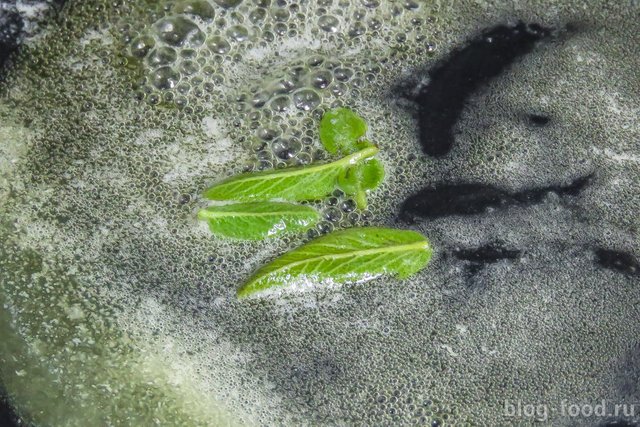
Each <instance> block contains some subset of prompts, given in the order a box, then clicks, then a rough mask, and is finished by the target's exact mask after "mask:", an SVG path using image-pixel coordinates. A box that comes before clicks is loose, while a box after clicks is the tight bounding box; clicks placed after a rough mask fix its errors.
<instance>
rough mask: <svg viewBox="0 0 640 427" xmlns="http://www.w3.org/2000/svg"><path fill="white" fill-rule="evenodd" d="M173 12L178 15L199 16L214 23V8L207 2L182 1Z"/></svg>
mask: <svg viewBox="0 0 640 427" xmlns="http://www.w3.org/2000/svg"><path fill="white" fill-rule="evenodd" d="M173 10H174V12H176V13H184V14H185V15H191V16H197V17H198V18H201V19H202V20H204V21H212V20H213V18H214V17H215V11H214V9H213V7H211V5H210V4H209V2H207V1H205V0H188V1H180V2H178V3H177V4H176V5H175V6H174V8H173Z"/></svg>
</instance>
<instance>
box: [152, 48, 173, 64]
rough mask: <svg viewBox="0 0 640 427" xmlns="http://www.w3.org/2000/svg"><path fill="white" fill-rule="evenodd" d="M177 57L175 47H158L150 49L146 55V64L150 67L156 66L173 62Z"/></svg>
mask: <svg viewBox="0 0 640 427" xmlns="http://www.w3.org/2000/svg"><path fill="white" fill-rule="evenodd" d="M177 58H178V53H177V52H176V51H175V49H173V48H171V47H166V46H163V47H159V48H157V49H154V50H153V51H151V53H150V54H149V56H148V57H147V64H149V65H151V66H152V67H157V66H159V65H169V64H173V63H174V62H175V61H176V59H177Z"/></svg>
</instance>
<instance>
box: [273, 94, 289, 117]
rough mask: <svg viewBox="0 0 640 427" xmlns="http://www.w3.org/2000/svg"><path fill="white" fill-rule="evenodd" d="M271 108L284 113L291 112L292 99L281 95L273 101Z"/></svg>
mask: <svg viewBox="0 0 640 427" xmlns="http://www.w3.org/2000/svg"><path fill="white" fill-rule="evenodd" d="M270 106H271V109H272V110H273V111H277V112H279V113H283V112H285V111H289V107H290V106H291V99H290V98H289V97H288V96H286V95H280V96H277V97H275V98H273V99H272V100H271V103H270Z"/></svg>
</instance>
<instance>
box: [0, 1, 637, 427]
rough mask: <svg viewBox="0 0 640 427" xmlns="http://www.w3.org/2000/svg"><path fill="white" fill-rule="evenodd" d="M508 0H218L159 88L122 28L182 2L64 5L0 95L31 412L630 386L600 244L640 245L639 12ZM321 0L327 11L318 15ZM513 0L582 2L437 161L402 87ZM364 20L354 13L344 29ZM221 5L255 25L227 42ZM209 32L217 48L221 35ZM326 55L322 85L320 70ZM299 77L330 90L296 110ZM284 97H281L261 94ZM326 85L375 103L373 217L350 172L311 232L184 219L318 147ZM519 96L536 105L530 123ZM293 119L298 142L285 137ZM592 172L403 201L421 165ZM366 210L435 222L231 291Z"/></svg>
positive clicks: (491, 176) (583, 394)
mask: <svg viewBox="0 0 640 427" xmlns="http://www.w3.org/2000/svg"><path fill="white" fill-rule="evenodd" d="M179 3H180V4H183V3H184V2H179ZM365 3H366V4H367V5H369V6H367V5H365ZM376 3H378V4H379V5H378V6H377V7H372V6H375V4H376ZM506 3H507V2H504V3H503V2H497V3H495V4H492V5H491V7H488V6H487V5H483V4H480V3H478V4H472V3H468V4H466V5H464V6H460V5H454V6H452V5H444V6H441V7H440V8H435V7H427V6H425V5H423V4H421V5H420V6H419V7H418V8H417V9H415V8H414V5H413V4H412V2H372V1H367V2H355V1H354V2H341V1H337V0H334V1H327V0H324V1H319V2H312V4H306V3H305V4H297V3H289V4H287V5H285V6H279V3H276V2H273V3H270V2H267V1H258V2H249V1H245V2H240V4H239V5H237V6H236V7H231V8H226V9H225V8H223V7H221V6H220V5H219V2H216V3H213V2H210V5H211V6H212V7H213V8H214V10H215V17H214V18H213V20H212V21H211V20H208V19H204V18H202V19H201V18H198V17H193V16H192V15H185V19H189V20H191V21H192V22H193V23H194V25H197V27H198V28H199V30H200V31H202V33H203V34H204V37H205V39H204V40H203V42H202V43H201V44H199V43H197V40H196V42H193V40H194V39H193V38H192V39H191V41H192V42H193V43H192V46H186V43H187V41H185V45H183V46H172V49H175V53H176V55H175V57H176V59H175V60H173V61H170V63H169V64H168V65H167V64H165V65H164V66H169V67H172V69H173V70H174V71H175V72H176V73H178V75H179V78H177V79H176V83H175V85H174V86H173V87H172V88H169V89H164V90H160V89H158V88H157V87H156V86H154V85H153V84H152V82H151V76H152V75H153V73H155V72H156V69H157V68H158V67H156V66H154V65H150V63H149V61H148V60H147V59H146V58H148V55H150V53H148V54H147V56H146V57H142V58H140V57H135V56H132V49H131V46H132V43H134V40H136V39H137V38H139V37H141V36H148V37H150V38H151V39H152V40H153V42H152V44H153V49H156V48H158V47H162V46H165V47H168V44H167V43H165V42H163V41H161V38H160V36H159V34H158V33H157V31H156V28H157V27H156V23H157V22H158V21H160V20H162V19H164V18H165V17H175V16H176V15H177V14H176V13H175V10H176V9H172V8H169V7H167V8H164V6H165V5H169V3H165V2H159V4H158V6H157V9H156V10H143V9H140V8H139V7H137V6H132V5H120V6H117V5H116V6H114V5H113V2H110V1H109V2H107V1H104V2H103V1H91V2H89V1H87V2H77V3H74V5H73V7H71V6H70V7H68V8H66V9H65V10H64V12H63V13H65V14H66V19H68V22H70V23H73V24H74V25H70V26H68V28H67V26H65V27H64V28H63V27H56V26H52V28H51V29H50V30H49V33H47V34H45V35H43V36H42V38H41V39H40V40H38V41H37V42H34V44H33V46H32V47H30V49H29V51H24V52H23V53H22V54H21V55H20V56H19V57H18V59H17V63H16V65H15V66H14V67H13V68H11V69H9V70H7V71H6V73H7V75H6V83H5V84H4V85H3V92H5V93H6V97H5V98H3V100H2V106H1V109H0V111H2V116H3V118H5V117H6V118H7V120H6V121H3V123H4V124H3V127H2V128H1V129H0V134H2V135H3V140H4V141H6V143H4V145H3V147H2V149H0V153H1V154H0V155H1V156H2V157H1V159H0V166H1V168H2V181H0V189H1V190H2V191H1V193H0V194H2V198H3V203H2V206H1V207H0V212H2V221H1V222H0V236H2V237H1V239H2V242H3V245H2V249H1V250H0V281H1V282H2V284H3V286H2V288H1V290H0V304H1V305H2V307H3V309H2V310H0V326H1V327H2V330H3V331H5V330H6V331H7V334H8V336H10V337H12V338H11V339H8V340H6V342H5V343H0V357H1V358H2V360H3V362H6V363H4V365H2V367H1V368H0V369H1V370H0V373H1V375H2V377H3V381H4V382H5V384H6V386H7V389H8V390H9V391H10V392H11V393H12V394H13V395H14V396H15V397H16V401H17V403H18V406H19V407H20V408H22V409H23V410H24V411H26V412H30V413H31V417H32V418H33V419H34V420H35V421H36V422H39V423H41V424H62V423H64V424H66V425H86V424H87V422H89V423H91V422H92V421H94V423H95V424H100V423H111V424H122V423H125V424H126V423H138V424H139V425H143V424H144V425H148V424H151V423H160V424H170V425H207V424H209V425H216V424H217V425H221V424H222V425H224V424H235V423H238V424H248V425H260V424H261V425H283V424H286V425H290V424H291V425H335V424H346V425H351V424H365V425H391V424H394V425H416V424H420V425H425V424H430V423H431V424H432V423H434V422H435V423H436V424H435V425H438V423H439V424H445V425H446V424H456V425H463V424H464V423H468V424H472V425H478V424H482V423H484V424H488V425H501V424H504V423H505V422H508V421H511V420H506V421H505V418H504V417H503V416H502V415H503V414H502V413H501V412H500V410H499V409H496V408H500V407H501V405H502V404H503V403H504V400H505V399H513V400H516V399H520V400H522V401H523V402H531V403H545V402H541V401H540V399H546V401H547V402H548V403H550V404H557V403H559V402H560V401H561V400H563V399H568V400H572V399H573V400H575V401H576V402H581V401H583V400H585V401H596V402H599V399H601V398H602V397H603V396H609V397H610V398H611V399H624V398H625V396H623V395H622V394H621V391H620V390H619V389H618V388H617V386H616V384H615V382H614V381H613V379H612V378H614V377H615V376H616V375H617V374H616V372H618V371H616V369H618V370H619V372H624V363H625V362H624V360H626V359H624V357H622V355H624V354H627V353H629V352H632V351H633V345H634V344H633V343H634V342H635V340H637V330H638V326H640V324H639V320H638V319H640V315H639V313H638V307H640V305H638V304H637V286H638V281H637V277H630V276H626V275H622V274H620V273H616V272H614V271H611V270H606V269H603V268H599V267H598V266H597V265H596V263H595V262H594V253H593V250H594V248H596V247H605V248H611V249H615V250H623V251H626V252H629V253H631V254H634V255H635V256H636V257H638V256H639V255H640V247H638V240H637V230H638V226H640V223H639V222H638V221H639V218H638V216H637V207H638V206H639V205H640V200H639V197H640V196H638V194H637V191H636V190H635V189H636V188H638V185H639V184H640V183H639V181H638V179H639V178H638V177H639V176H640V174H639V172H640V171H639V170H638V161H637V157H638V156H637V153H638V150H639V148H640V147H638V143H637V141H638V140H639V139H638V125H637V112H638V110H639V105H638V99H637V93H638V90H637V89H638V87H637V85H638V83H637V79H635V78H634V76H635V75H637V71H636V67H635V66H636V65H637V64H635V62H634V61H635V59H634V58H637V46H638V43H637V35H638V31H637V30H638V28H637V23H635V21H634V18H635V17H634V12H633V9H632V8H627V7H623V6H616V5H613V6H611V5H610V6H609V7H610V10H609V9H605V8H603V7H600V5H599V3H598V2H593V4H592V5H591V7H589V8H587V9H586V10H573V8H572V7H571V5H568V4H566V2H557V3H555V4H554V5H553V7H547V8H544V9H540V8H539V7H538V6H537V5H536V3H535V2H531V3H519V4H518V6H517V7H518V10H513V9H514V8H515V6H513V5H511V4H510V3H509V4H506ZM171 5H173V2H172V3H171ZM293 5H295V6H293ZM96 6H100V7H99V8H98V9H96ZM259 8H260V9H261V10H262V9H263V10H264V12H265V13H264V18H263V19H259V20H258V18H259V16H258V15H257V14H255V13H254V12H255V11H256V10H258V9H259ZM279 8H280V9H281V8H286V9H287V10H288V11H289V18H287V19H285V18H283V16H284V15H283V14H282V13H277V9H279ZM296 8H297V9H296ZM321 9H323V10H321ZM252 13H254V14H253V15H252ZM298 14H302V15H303V16H298ZM322 15H332V16H335V17H336V18H337V19H338V21H339V22H340V25H339V30H338V31H337V32H335V33H333V32H327V31H324V30H322V29H321V28H319V27H318V18H319V16H322ZM505 17H506V18H505ZM514 18H522V19H524V20H527V21H536V22H541V23H542V24H544V25H547V26H552V27H556V28H560V27H561V26H563V25H564V24H565V23H567V22H574V21H576V20H578V21H589V22H593V23H592V24H590V25H591V26H589V25H586V26H585V28H584V29H583V30H582V31H578V32H576V33H574V34H571V35H568V36H566V37H564V36H563V37H564V38H563V37H560V38H559V39H557V40H555V41H553V42H548V43H546V44H542V45H541V46H539V48H538V49H536V51H535V52H533V53H532V54H530V55H528V56H526V57H524V58H523V59H522V61H519V62H517V63H516V64H514V65H513V67H511V69H510V70H509V71H508V72H506V73H505V74H503V75H502V76H501V77H499V78H498V79H496V80H494V81H493V82H492V83H491V84H490V85H489V86H487V87H486V88H485V89H484V90H483V91H481V92H480V93H478V94H477V95H476V96H474V97H473V99H472V100H471V101H470V102H471V106H470V108H468V109H467V110H466V111H465V113H464V115H463V117H462V118H461V119H460V121H459V122H458V132H459V134H458V135H457V137H456V146H455V147H454V149H453V151H452V153H451V155H450V156H449V157H446V158H443V159H438V160H435V159H432V158H430V157H426V156H424V155H423V154H422V153H421V150H420V147H419V143H418V139H417V135H416V124H415V121H414V117H413V115H412V111H411V108H407V104H410V103H409V102H408V101H406V100H403V99H401V94H400V93H398V91H395V89H394V88H396V87H397V85H398V83H399V82H400V81H406V80H414V81H415V82H416V84H417V83H418V82H422V84H428V83H429V81H428V78H427V77H426V72H425V70H426V69H427V68H428V67H429V66H431V65H433V64H434V63H435V61H437V60H439V59H442V58H444V57H445V56H446V54H447V52H449V51H451V50H452V49H454V48H455V47H457V46H460V44H461V43H463V42H464V40H465V39H467V38H469V37H471V36H473V35H475V34H476V32H477V29H478V28H479V26H483V25H487V26H490V25H493V24H495V23H498V22H504V21H505V20H512V19H514ZM416 19H419V20H420V22H418V21H415V20H416ZM357 22H359V23H362V24H363V25H364V28H365V31H364V33H363V34H360V35H354V34H355V33H353V32H352V33H351V34H350V31H351V30H354V29H355V30H358V31H359V29H358V28H356V23H357ZM234 25H243V26H244V27H245V28H247V31H248V34H249V35H248V38H247V39H246V40H242V41H237V40H230V37H229V35H228V32H227V30H228V29H229V28H230V27H232V26H234ZM278 32H280V33H282V34H281V35H279V34H278ZM105 35H106V36H105ZM399 35H401V36H402V37H399ZM215 36H220V37H223V38H225V39H227V41H228V42H229V45H230V50H229V51H228V52H227V53H225V54H223V55H220V54H216V53H214V52H212V51H211V49H210V47H209V45H208V42H210V41H211V40H212V38H213V37H215ZM404 36H406V39H405V38H404ZM104 40H107V41H108V43H104ZM164 40H174V42H172V43H173V44H179V43H176V42H175V38H172V37H168V36H167V35H166V34H165V36H164ZM634 41H636V43H634ZM276 53H278V55H276ZM187 61H192V62H190V63H187ZM193 63H195V64H196V65H195V66H194V67H193V68H192V69H190V70H187V71H188V73H187V72H185V69H184V66H185V64H187V65H193ZM70 67H72V68H73V70H74V72H73V73H69V69H70ZM34 69H35V70H38V72H34V71H33V70H34ZM40 73H43V74H40ZM323 74H324V75H326V74H329V75H330V76H331V82H330V83H329V84H328V85H327V86H326V87H324V88H322V87H317V86H314V76H317V75H323ZM349 75H350V77H349ZM321 86H322V85H321ZM300 90H313V91H315V92H316V93H317V94H318V97H319V98H320V103H319V105H318V106H317V107H315V108H311V109H310V110H309V111H307V110H305V109H304V108H303V109H299V108H296V106H295V105H294V103H293V94H295V93H296V91H300ZM278 97H284V98H285V100H288V109H286V110H284V111H278V110H277V109H274V108H272V106H273V105H272V104H273V102H274V99H277V98H278ZM335 106H348V107H350V108H353V109H355V110H356V111H357V112H358V113H359V114H360V115H362V116H363V117H364V118H365V119H366V120H367V122H368V124H369V129H370V130H369V133H368V137H369V139H370V140H372V141H373V142H375V143H376V144H377V145H378V146H379V147H380V149H381V152H380V155H379V157H380V158H381V159H382V161H383V162H384V165H385V169H386V173H387V176H386V179H385V182H384V183H383V184H382V186H381V188H380V189H379V190H377V191H375V192H373V193H372V194H371V196H370V207H369V209H368V210H367V211H366V212H349V209H345V210H343V211H341V210H340V207H341V206H342V205H343V204H347V205H348V204H349V203H350V201H349V200H348V199H347V198H346V197H345V196H344V195H341V194H339V193H338V194H336V195H335V196H334V197H331V198H327V199H326V200H323V201H320V202H317V203H314V206H316V207H317V208H318V209H320V210H321V211H322V212H323V213H324V214H325V220H324V221H322V223H321V224H319V226H318V227H317V228H316V229H314V230H312V231H311V232H310V233H309V234H308V235H301V236H293V237H291V236H289V237H286V238H283V239H274V240H267V241H264V242H227V241H220V240H217V239H214V238H213V237H212V236H211V234H210V233H209V232H208V230H207V229H206V226H205V225H204V224H201V223H197V221H196V220H195V212H196V211H197V209H198V208H199V207H201V206H204V205H205V204H206V201H203V200H202V199H201V198H200V194H201V192H202V191H203V190H204V189H205V188H206V187H207V186H208V185H209V184H211V183H212V182H215V181H218V180H220V179H223V178H225V177H228V176H230V175H233V174H236V173H239V172H241V171H244V170H259V169H264V168H271V167H287V166H294V165H299V164H304V163H308V162H310V161H329V160H331V158H330V156H329V155H328V154H327V153H325V152H324V151H323V150H322V147H321V145H320V144H319V142H318V134H317V129H318V123H319V119H320V117H321V115H322V112H323V111H324V110H326V109H328V108H332V107H335ZM534 113H535V114H542V113H544V114H546V115H549V117H550V118H551V120H550V121H549V124H548V125H545V126H544V127H534V126H531V125H530V123H528V122H527V121H526V116H527V115H528V114H534ZM7 123H8V124H7ZM279 139H280V140H279ZM285 139H286V140H287V141H293V142H291V143H290V144H291V146H293V147H295V150H292V151H294V155H293V156H291V157H290V158H286V159H282V158H279V157H278V156H277V153H276V152H277V151H278V150H279V149H281V148H282V147H281V145H278V144H276V142H278V143H280V142H282V141H283V140H285ZM285 157H287V156H285ZM591 172H595V179H594V183H593V184H592V185H590V186H589V187H587V188H586V189H585V191H584V192H583V193H581V194H580V196H579V197H561V196H558V195H554V194H549V195H548V197H546V198H545V200H544V201H543V202H542V203H539V204H537V205H533V206H526V207H525V206H510V207H508V208H506V209H503V210H495V211H490V212H487V213H486V214H483V215H477V216H472V217H445V218H439V219H436V220H432V221H422V222H420V221H419V222H417V223H415V224H403V223H399V222H397V220H396V216H397V213H398V209H399V206H400V205H401V203H402V201H403V200H404V199H405V198H406V197H407V196H409V195H410V194H413V193H414V192H416V191H417V190H419V189H420V188H422V187H423V186H425V185H430V184H434V183H440V182H465V181H478V182H482V183H485V184H491V185H497V186H500V187H501V188H506V189H509V190H511V191H520V190H522V189H524V188H530V187H534V186H548V185H556V184H562V183H567V182H570V181H571V180H572V179H574V178H576V177H578V176H583V175H585V174H588V173H591ZM5 202H6V203H5ZM366 224H375V225H387V226H392V227H398V228H411V229H415V230H418V231H420V232H422V233H424V234H425V235H426V236H428V237H429V239H430V241H431V242H432V244H433V246H434V250H435V253H434V257H433V259H432V261H431V264H430V266H429V267H428V268H427V269H426V270H425V271H423V272H421V273H420V274H418V275H416V276H414V277H413V278H411V279H408V280H404V281H397V280H393V279H376V280H373V281H371V282H369V283H358V284H346V285H342V286H326V287H316V288H315V289H313V290H305V291H304V292H295V293H286V294H285V293H283V294H282V295H277V296H275V295H274V296H272V297H270V298H256V299H252V300H250V301H242V302H238V301H236V298H235V293H236V289H237V287H238V286H239V285H240V284H241V283H242V282H243V281H245V280H247V279H248V278H249V277H250V276H251V274H252V273H253V272H254V271H255V269H257V268H258V267H260V266H261V265H263V264H264V263H266V262H268V261H270V260H272V259H273V258H274V257H276V256H277V255H279V254H282V253H284V252H286V251H287V250H290V249H292V248H295V247H297V246H298V245H300V244H301V243H303V242H304V241H307V240H308V239H309V237H312V236H314V235H317V234H320V233H324V232H326V231H327V230H330V229H339V228H342V227H351V226H362V225H366ZM493 242H502V243H503V244H504V246H505V247H508V248H513V249H518V250H520V251H521V253H522V255H521V256H520V257H519V258H518V259H515V260H500V261H497V262H495V263H492V264H487V265H484V266H482V267H481V268H479V269H477V270H474V269H473V268H472V267H474V266H473V265H472V263H471V262H470V261H460V260H456V259H455V257H452V256H449V255H450V254H451V253H452V251H454V250H455V249H456V248H474V247H481V246H483V245H486V244H489V243H493ZM305 288H306V286H305ZM13 353H15V354H25V355H26V356H25V360H26V362H24V363H22V362H16V361H15V359H11V358H8V357H6V355H7V354H13ZM611 361H616V362H611ZM618 361H619V363H620V366H618V365H616V363H618ZM636 369H637V368H636ZM16 372H19V374H17V373H16ZM585 372H589V373H590V375H585ZM37 390H44V392H43V395H38V394H37V393H36V391H37ZM543 390H548V392H547V394H545V395H544V396H545V397H544V398H543V397H541V396H542V391H543ZM43 396H44V397H43ZM626 398H628V399H636V400H637V398H639V397H638V396H627V397H626ZM105 402H111V405H107V404H105ZM60 408H64V409H65V410H64V412H63V411H62V409H60ZM114 408H117V411H116V410H115V409H114ZM71 409H72V410H71ZM525 421H527V420H525ZM554 421H555V422H556V423H558V424H567V423H568V422H569V421H571V420H566V419H564V420H563V419H559V418H557V419H555V420H554ZM432 425H433V424H432Z"/></svg>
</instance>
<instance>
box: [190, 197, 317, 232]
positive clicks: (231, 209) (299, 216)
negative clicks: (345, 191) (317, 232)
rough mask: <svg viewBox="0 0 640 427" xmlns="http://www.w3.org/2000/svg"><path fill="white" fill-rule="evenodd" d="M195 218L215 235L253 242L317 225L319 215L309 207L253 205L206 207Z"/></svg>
mask: <svg viewBox="0 0 640 427" xmlns="http://www.w3.org/2000/svg"><path fill="white" fill-rule="evenodd" d="M198 219H201V220H203V221H207V222H208V223H209V229H210V230H211V232H212V233H213V234H215V235H217V236H221V237H229V238H233V239H247V240H257V239H262V238H265V237H273V236H277V235H280V234H282V233H285V232H296V231H304V230H307V229H309V228H311V227H313V226H314V225H315V223H316V222H318V220H319V219H320V214H318V212H317V211H316V210H315V209H313V208H311V207H309V206H301V205H294V204H291V203H278V202H255V203H236V204H232V205H224V206H209V207H207V208H204V209H201V210H200V211H199V212H198Z"/></svg>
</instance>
